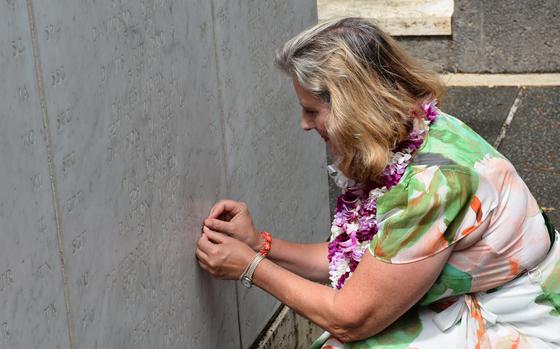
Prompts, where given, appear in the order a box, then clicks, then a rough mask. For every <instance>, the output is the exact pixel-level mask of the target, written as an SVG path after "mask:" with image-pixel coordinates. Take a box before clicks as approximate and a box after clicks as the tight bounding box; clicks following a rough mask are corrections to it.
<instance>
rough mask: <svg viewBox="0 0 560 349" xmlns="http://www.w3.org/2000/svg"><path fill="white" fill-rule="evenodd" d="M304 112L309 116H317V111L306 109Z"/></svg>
mask: <svg viewBox="0 0 560 349" xmlns="http://www.w3.org/2000/svg"><path fill="white" fill-rule="evenodd" d="M303 112H304V113H305V114H306V115H308V116H316V115H317V112H316V111H315V110H308V109H304V110H303Z"/></svg>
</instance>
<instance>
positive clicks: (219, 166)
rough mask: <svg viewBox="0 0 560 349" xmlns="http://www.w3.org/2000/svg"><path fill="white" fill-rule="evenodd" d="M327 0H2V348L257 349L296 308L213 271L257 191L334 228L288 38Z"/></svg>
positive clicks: (293, 227)
mask: <svg viewBox="0 0 560 349" xmlns="http://www.w3.org/2000/svg"><path fill="white" fill-rule="evenodd" d="M316 16H317V12H316V3H315V1H314V0H305V1H302V0H269V1H259V0H240V1H227V0H211V1H176V0H141V1H129V0H96V1H89V0H59V1H56V2H48V1H34V0H27V1H23V0H22V1H19V0H2V1H0V79H1V83H0V96H1V97H2V103H1V104H0V121H1V127H0V160H1V161H0V227H1V228H0V229H1V230H2V235H1V236H2V240H1V243H0V309H1V311H0V347H1V348H71V349H73V348H104V349H105V348H238V347H248V346H250V345H251V343H252V342H253V341H254V340H255V338H256V337H257V335H258V334H259V332H260V331H261V330H262V329H263V328H264V327H265V325H266V323H267V322H268V320H269V319H270V318H271V316H272V314H274V312H275V311H276V310H277V308H278V303H277V302H276V301H275V300H274V299H272V298H271V297H270V296H267V295H266V294H265V293H264V292H262V291H259V290H258V289H256V288H253V289H250V290H247V289H245V288H243V287H242V286H241V287H240V284H239V283H237V282H234V281H215V280H212V279H211V278H210V277H209V276H208V275H206V274H205V273H203V272H202V271H201V269H199V267H198V265H197V263H196V260H195V256H194V250H195V244H196V241H197V239H198V237H199V234H200V224H201V221H202V219H203V218H205V216H206V214H207V213H208V210H209V208H210V207H211V205H212V204H213V203H214V202H215V201H216V200H218V199H220V198H226V197H228V198H233V199H236V200H242V201H246V202H247V204H248V205H249V207H250V208H251V210H252V213H253V215H254V220H255V223H256V225H257V226H258V227H259V228H261V229H263V230H264V229H266V230H269V231H270V232H271V233H273V234H274V235H276V236H281V237H284V238H289V239H294V240H299V241H311V240H313V241H324V239H325V238H326V236H327V235H328V231H329V214H328V194H327V177H326V172H325V151H324V149H323V145H322V141H321V139H320V138H319V137H316V136H311V135H305V136H304V134H303V131H301V130H300V129H299V106H298V102H297V99H296V98H295V95H294V93H293V92H292V88H291V82H290V81H289V79H288V78H287V77H285V76H283V75H282V74H280V73H279V72H278V71H276V70H275V69H274V68H273V67H272V59H273V52H274V49H275V48H277V47H278V46H279V45H280V44H282V43H283V42H284V41H285V40H287V39H288V38H290V37H291V36H292V35H294V34H296V33H298V32H300V31H301V30H302V29H304V28H305V27H307V26H309V25H311V24H313V23H315V22H316V20H317V17H316Z"/></svg>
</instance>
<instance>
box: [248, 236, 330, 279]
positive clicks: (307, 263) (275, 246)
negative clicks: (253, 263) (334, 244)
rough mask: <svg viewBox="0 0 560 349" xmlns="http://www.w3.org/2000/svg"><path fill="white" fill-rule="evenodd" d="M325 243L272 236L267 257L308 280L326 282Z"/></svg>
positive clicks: (327, 274) (326, 260)
mask: <svg viewBox="0 0 560 349" xmlns="http://www.w3.org/2000/svg"><path fill="white" fill-rule="evenodd" d="M327 245H328V243H326V242H321V243H316V244H300V243H295V242H290V241H287V240H282V239H277V238H274V237H273V239H272V246H271V249H270V252H269V254H268V258H270V259H271V260H272V261H274V262H276V263H277V264H278V265H280V266H282V267H284V268H285V269H287V270H289V271H291V272H292V273H295V274H298V275H299V276H302V277H304V278H306V279H308V280H312V281H316V282H320V283H326V282H328V280H329V261H328V259H327V253H328V246H327ZM255 251H258V250H255Z"/></svg>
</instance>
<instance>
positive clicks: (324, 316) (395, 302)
mask: <svg viewBox="0 0 560 349" xmlns="http://www.w3.org/2000/svg"><path fill="white" fill-rule="evenodd" d="M451 250H452V249H451V248H448V249H446V250H444V251H443V252H441V253H439V254H436V255H435V256H432V257H429V258H426V259H424V260H421V261H419V262H414V263H409V264H398V265H397V264H388V263H385V262H382V261H379V260H377V259H376V258H375V257H373V256H372V255H371V254H370V253H368V252H366V253H365V254H364V257H363V259H362V261H361V262H360V264H359V265H358V267H357V269H356V271H355V272H354V274H353V275H352V277H351V278H350V279H349V280H348V282H347V283H346V285H345V286H344V287H343V288H342V289H341V290H340V291H336V290H334V289H332V288H330V287H328V286H324V285H320V284H317V283H313V282H310V281H308V280H305V279H303V278H301V277H298V276H297V275H294V274H292V273H290V272H289V271H288V270H286V269H283V268H282V267H280V266H278V265H276V264H274V263H273V262H271V261H269V260H263V261H262V262H261V263H260V264H259V266H258V267H257V269H256V271H255V274H254V277H253V282H254V283H255V284H256V285H257V286H259V287H260V288H262V289H264V290H265V291H267V292H268V293H270V294H271V295H273V296H274V297H276V298H277V299H278V300H279V301H281V302H282V303H284V304H286V305H287V306H289V307H290V308H292V309H294V310H295V311H296V312H297V313H298V314H301V315H303V316H304V317H306V318H308V319H309V320H311V321H312V322H314V323H315V324H317V325H318V326H319V327H321V328H323V329H325V330H327V331H329V332H330V333H331V334H332V335H334V336H335V337H336V338H338V339H340V340H341V341H343V342H353V341H356V340H360V339H365V338H368V337H370V336H373V335H375V334H377V333H379V332H380V331H382V330H383V329H384V328H386V327H387V326H389V325H390V324H391V323H393V322H394V321H395V320H397V319H398V318H399V317H400V316H401V315H403V314H404V313H405V312H406V311H407V310H409V309H410V308H411V307H412V306H413V305H414V304H416V303H417V302H418V301H419V300H420V298H421V297H422V296H423V295H424V294H425V293H426V292H427V291H428V290H429V288H430V287H431V285H433V283H434V282H435V280H436V279H437V276H438V275H439V273H440V272H441V270H442V268H443V266H444V264H445V262H446V261H447V259H448V258H449V254H450V253H451Z"/></svg>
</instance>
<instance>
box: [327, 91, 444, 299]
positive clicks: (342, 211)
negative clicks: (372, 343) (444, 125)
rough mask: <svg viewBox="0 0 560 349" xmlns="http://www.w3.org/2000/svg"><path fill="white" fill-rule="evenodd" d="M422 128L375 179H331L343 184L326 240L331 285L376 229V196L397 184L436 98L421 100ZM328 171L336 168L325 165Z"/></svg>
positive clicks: (351, 266)
mask: <svg viewBox="0 0 560 349" xmlns="http://www.w3.org/2000/svg"><path fill="white" fill-rule="evenodd" d="M422 109H423V111H424V124H425V125H426V128H425V129H421V128H414V129H413V130H412V131H411V132H410V134H409V135H408V138H407V140H406V141H404V142H403V143H402V144H401V145H400V146H399V148H398V149H397V151H395V152H391V160H390V161H389V163H388V165H387V166H386V167H385V169H384V170H383V173H382V175H381V179H380V181H379V183H375V184H355V183H354V182H353V181H351V180H348V179H346V178H345V177H344V176H343V175H342V174H337V175H336V177H337V178H335V181H336V182H337V185H338V186H340V187H342V188H343V193H342V194H341V195H340V196H339V197H338V199H337V204H336V209H335V214H334V220H333V224H332V227H331V238H330V242H329V253H328V258H329V275H330V280H331V285H332V287H333V288H337V289H341V288H342V286H344V284H345V282H346V281H347V280H348V278H349V277H350V276H351V275H352V273H353V272H354V270H356V267H357V266H358V263H360V260H361V259H362V256H363V255H364V253H365V251H366V249H367V248H368V246H369V244H370V242H371V240H372V239H373V236H374V235H375V234H376V233H377V220H376V217H375V216H376V213H377V200H378V199H379V198H380V197H381V196H382V195H383V194H384V193H386V192H387V191H388V190H389V189H391V188H392V187H393V186H395V185H397V184H398V183H399V181H400V179H401V177H402V176H403V174H404V172H405V170H406V167H407V166H408V164H409V163H410V161H411V159H412V154H413V153H414V152H415V151H417V150H418V149H419V148H420V146H421V145H422V142H423V140H424V137H425V134H426V129H427V128H428V126H429V125H430V124H431V123H432V122H433V121H434V120H435V118H436V115H437V109H436V102H435V101H431V102H425V103H423V104H422ZM329 167H330V171H331V174H335V173H336V172H337V171H336V168H335V167H333V166H329Z"/></svg>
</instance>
